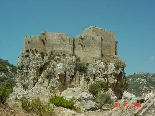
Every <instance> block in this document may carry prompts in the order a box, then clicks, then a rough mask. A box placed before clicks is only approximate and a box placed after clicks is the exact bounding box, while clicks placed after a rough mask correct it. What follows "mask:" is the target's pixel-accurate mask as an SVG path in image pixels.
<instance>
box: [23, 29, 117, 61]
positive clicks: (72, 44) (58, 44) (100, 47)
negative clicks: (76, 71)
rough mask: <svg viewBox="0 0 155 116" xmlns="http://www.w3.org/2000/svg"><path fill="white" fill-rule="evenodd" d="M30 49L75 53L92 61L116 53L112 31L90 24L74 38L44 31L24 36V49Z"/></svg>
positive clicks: (54, 52) (71, 54) (81, 59)
mask: <svg viewBox="0 0 155 116" xmlns="http://www.w3.org/2000/svg"><path fill="white" fill-rule="evenodd" d="M31 49H36V50H38V51H39V52H43V53H47V54H65V55H70V56H73V55H75V56H77V57H79V58H80V61H81V62H84V63H93V62H95V61H96V60H99V59H101V58H102V57H104V56H106V55H111V56H114V55H117V42H116V41H115V34H114V32H112V31H108V30H105V29H101V28H98V27H95V26H91V27H89V28H87V29H85V30H84V31H83V33H82V34H81V35H78V36H76V37H75V38H71V37H67V35H66V34H64V33H50V32H46V31H43V32H42V33H41V35H40V36H25V45H24V51H26V50H31Z"/></svg>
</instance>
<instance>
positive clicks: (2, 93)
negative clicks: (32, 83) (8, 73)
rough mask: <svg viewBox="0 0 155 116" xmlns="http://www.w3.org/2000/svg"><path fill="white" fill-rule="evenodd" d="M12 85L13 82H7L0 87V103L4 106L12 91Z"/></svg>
mask: <svg viewBox="0 0 155 116" xmlns="http://www.w3.org/2000/svg"><path fill="white" fill-rule="evenodd" d="M14 85H15V83H14V82H13V81H8V82H5V83H3V84H2V85H1V86H0V103H2V104H4V103H5V102H6V100H7V99H8V98H9V96H10V94H11V93H12V91H13V87H14Z"/></svg>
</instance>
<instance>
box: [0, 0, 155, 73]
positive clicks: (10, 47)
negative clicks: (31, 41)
mask: <svg viewBox="0 0 155 116" xmlns="http://www.w3.org/2000/svg"><path fill="white" fill-rule="evenodd" d="M89 26H98V27H100V28H103V29H107V30H111V31H114V32H115V39H116V40H117V41H118V56H119V57H121V58H122V59H123V60H124V61H125V62H126V64H127V67H126V68H125V71H126V74H127V75H130V74H133V73H134V72H155V0H0V58H3V59H6V60H9V62H11V63H12V64H14V65H16V64H17V60H18V56H19V54H20V51H22V50H23V47H24V36H25V35H39V34H40V33H41V32H42V31H43V30H46V31H49V32H62V33H66V34H67V35H68V36H71V37H75V36H76V35H79V34H81V33H82V30H83V29H85V28H87V27H89Z"/></svg>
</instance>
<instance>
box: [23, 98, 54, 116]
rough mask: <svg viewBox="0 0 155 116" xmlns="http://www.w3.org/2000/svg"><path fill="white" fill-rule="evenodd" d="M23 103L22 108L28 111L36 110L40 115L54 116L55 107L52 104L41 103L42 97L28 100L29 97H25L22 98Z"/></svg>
mask: <svg viewBox="0 0 155 116" xmlns="http://www.w3.org/2000/svg"><path fill="white" fill-rule="evenodd" d="M20 101H21V103H22V108H23V109H24V110H26V111H28V112H35V113H36V114H38V115H40V116H53V115H54V109H53V108H52V107H50V105H49V104H48V105H44V104H43V103H41V101H40V99H39V98H37V99H34V100H32V101H30V100H28V99H27V98H25V97H23V98H21V99H20Z"/></svg>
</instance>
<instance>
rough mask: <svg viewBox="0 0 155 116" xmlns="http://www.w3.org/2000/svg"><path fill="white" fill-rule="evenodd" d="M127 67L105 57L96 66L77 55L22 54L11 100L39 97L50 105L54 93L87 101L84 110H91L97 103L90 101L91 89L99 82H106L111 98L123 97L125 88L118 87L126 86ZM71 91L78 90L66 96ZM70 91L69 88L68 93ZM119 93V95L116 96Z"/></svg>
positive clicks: (33, 52) (34, 51)
mask: <svg viewBox="0 0 155 116" xmlns="http://www.w3.org/2000/svg"><path fill="white" fill-rule="evenodd" d="M125 66H126V64H125V62H124V61H122V60H121V59H120V58H119V57H117V56H106V57H104V58H103V59H101V60H98V61H97V62H96V63H91V64H88V63H87V64H84V63H81V62H80V60H79V59H78V58H77V57H76V56H67V55H64V54H57V55H47V54H43V53H39V52H38V51H36V50H31V51H26V52H21V53H20V57H19V59H18V70H17V77H16V79H15V81H16V86H15V87H14V89H13V93H12V94H11V95H10V99H9V100H13V99H16V98H18V99H20V98H21V97H26V98H31V99H33V98H36V97H39V98H40V99H41V101H43V102H44V103H47V102H48V98H49V96H50V95H51V94H57V95H62V96H64V97H66V98H71V97H75V98H76V99H77V100H79V101H80V100H81V101H82V100H84V101H83V106H82V107H83V108H84V107H85V108H84V109H89V108H88V107H87V106H88V105H86V104H92V106H93V105H94V103H92V102H90V101H89V100H92V98H93V97H92V95H91V94H89V93H88V88H89V85H91V84H93V83H95V82H96V81H103V82H106V83H107V84H108V85H109V87H110V88H111V89H109V93H110V94H111V95H112V96H115V95H116V96H117V98H121V97H122V93H123V90H124V88H119V87H122V85H123V86H124V85H125V75H124V67H125ZM117 86H118V88H117ZM68 88H75V90H72V91H71V92H70V93H69V94H67V95H65V91H64V90H67V89H68ZM77 88H79V90H78V89H77ZM69 91H70V90H69V89H68V90H67V92H69ZM73 91H75V93H74V94H73ZM118 92H119V95H117V94H115V93H118ZM45 98H46V99H45ZM86 99H87V100H86ZM81 101H80V102H81ZM77 104H78V103H77ZM90 109H91V108H90Z"/></svg>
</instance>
